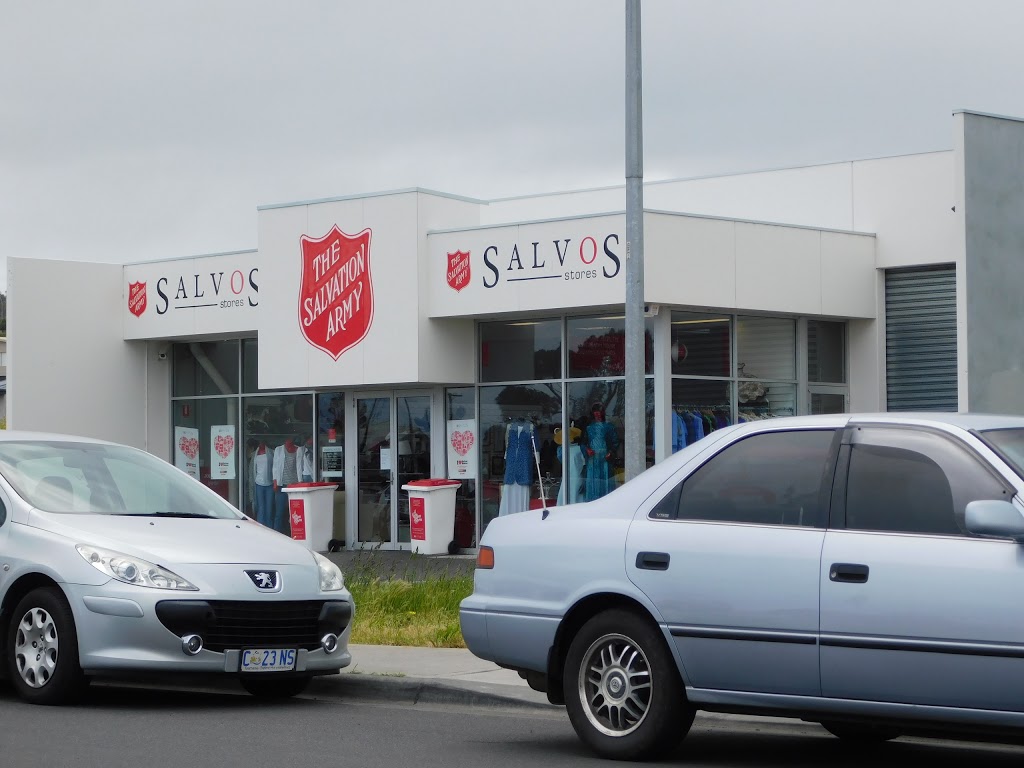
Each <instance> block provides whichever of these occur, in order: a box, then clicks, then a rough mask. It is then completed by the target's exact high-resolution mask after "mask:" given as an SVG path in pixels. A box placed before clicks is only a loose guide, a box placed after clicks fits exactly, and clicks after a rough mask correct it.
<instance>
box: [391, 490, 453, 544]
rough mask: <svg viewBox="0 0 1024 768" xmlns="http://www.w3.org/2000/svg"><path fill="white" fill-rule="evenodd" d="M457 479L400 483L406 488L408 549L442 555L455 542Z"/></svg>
mask: <svg viewBox="0 0 1024 768" xmlns="http://www.w3.org/2000/svg"><path fill="white" fill-rule="evenodd" d="M461 484H462V483H461V482H460V481H458V480H446V479H444V478H432V479H430V480H413V481H412V482H411V483H407V484H405V485H403V486H402V490H403V491H408V492H409V528H410V531H409V538H410V539H411V540H412V551H413V552H419V553H420V554H421V555H443V554H448V553H450V552H452V551H453V549H454V547H453V545H454V544H455V492H456V491H457V490H458V488H459V486H460V485H461Z"/></svg>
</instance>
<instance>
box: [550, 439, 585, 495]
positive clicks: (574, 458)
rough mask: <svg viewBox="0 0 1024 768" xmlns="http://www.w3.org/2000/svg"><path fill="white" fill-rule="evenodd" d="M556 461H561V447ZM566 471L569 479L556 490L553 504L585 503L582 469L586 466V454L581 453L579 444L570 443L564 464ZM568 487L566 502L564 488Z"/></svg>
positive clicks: (581, 449)
mask: <svg viewBox="0 0 1024 768" xmlns="http://www.w3.org/2000/svg"><path fill="white" fill-rule="evenodd" d="M558 460H559V461H562V446H561V445H560V446H558ZM565 463H566V464H567V469H568V470H569V479H568V480H567V481H566V482H565V483H563V484H562V486H561V487H560V488H559V489H558V499H557V500H556V501H555V503H556V504H557V505H558V506H562V505H563V504H567V503H568V504H575V503H577V502H579V501H585V500H586V498H585V497H584V495H583V493H582V490H583V468H584V467H585V466H586V465H587V457H586V454H584V453H583V447H582V446H581V445H580V444H579V443H572V444H571V445H570V446H569V460H568V461H567V462H565ZM567 485H568V487H569V495H568V501H566V493H565V488H566V486H567Z"/></svg>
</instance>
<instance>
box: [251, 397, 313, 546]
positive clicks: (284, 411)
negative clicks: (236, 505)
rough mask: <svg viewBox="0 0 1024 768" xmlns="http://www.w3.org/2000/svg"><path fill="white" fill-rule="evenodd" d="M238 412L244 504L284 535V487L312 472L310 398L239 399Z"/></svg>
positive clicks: (306, 478) (309, 476)
mask: <svg viewBox="0 0 1024 768" xmlns="http://www.w3.org/2000/svg"><path fill="white" fill-rule="evenodd" d="M242 412H243V417H244V424H245V429H244V439H245V450H246V453H245V456H246V469H247V472H246V481H247V482H246V486H247V487H246V507H245V508H246V510H247V511H248V512H251V513H252V514H253V516H254V517H255V518H256V520H257V521H259V522H261V523H263V524H264V525H267V526H269V527H272V528H274V529H275V530H277V531H279V532H281V533H284V534H288V533H289V531H290V528H289V525H288V496H287V494H286V493H285V492H284V491H283V490H282V489H283V488H284V487H285V486H287V485H291V484H292V483H298V482H309V481H311V480H313V479H314V474H315V455H314V453H313V451H314V446H313V396H312V395H309V394H305V395H261V396H257V397H246V398H243V399H242ZM275 458H276V461H275ZM268 470H269V471H268Z"/></svg>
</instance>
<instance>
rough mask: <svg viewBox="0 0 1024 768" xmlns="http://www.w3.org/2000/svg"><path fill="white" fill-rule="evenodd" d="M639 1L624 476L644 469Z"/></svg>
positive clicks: (630, 27) (633, 68)
mask: <svg viewBox="0 0 1024 768" xmlns="http://www.w3.org/2000/svg"><path fill="white" fill-rule="evenodd" d="M641 80H642V78H641V55H640V0H626V413H625V426H626V440H625V443H626V445H625V459H626V462H625V463H626V480H630V479H632V478H634V477H636V476H637V475H639V474H640V473H641V472H643V471H644V470H645V469H646V468H647V460H646V459H647V435H646V429H645V426H646V418H645V415H646V409H645V405H644V399H645V398H644V391H645V386H644V362H645V361H644V358H645V352H646V344H645V343H644V218H643V217H644V168H643V165H644V164H643V156H644V149H643V121H642V110H641V88H640V86H641Z"/></svg>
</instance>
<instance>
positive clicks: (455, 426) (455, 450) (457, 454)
mask: <svg viewBox="0 0 1024 768" xmlns="http://www.w3.org/2000/svg"><path fill="white" fill-rule="evenodd" d="M447 432H448V478H449V479H450V480H466V479H469V480H472V479H473V478H475V477H476V467H477V461H476V456H477V451H475V450H474V448H475V446H476V419H451V420H449V421H448V424H447Z"/></svg>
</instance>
